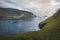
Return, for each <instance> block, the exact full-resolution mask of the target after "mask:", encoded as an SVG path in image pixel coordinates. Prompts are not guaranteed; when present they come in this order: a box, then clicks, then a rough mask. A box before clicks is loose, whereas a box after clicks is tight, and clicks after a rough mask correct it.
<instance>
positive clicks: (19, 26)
mask: <svg viewBox="0 0 60 40" xmlns="http://www.w3.org/2000/svg"><path fill="white" fill-rule="evenodd" d="M40 21H41V19H40V18H29V19H22V20H4V21H0V35H8V34H17V33H24V32H29V31H38V30H39V27H38V23H39V22H40Z"/></svg>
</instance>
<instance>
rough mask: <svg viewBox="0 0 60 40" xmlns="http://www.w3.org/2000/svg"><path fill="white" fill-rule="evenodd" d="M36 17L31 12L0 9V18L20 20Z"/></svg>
mask: <svg viewBox="0 0 60 40" xmlns="http://www.w3.org/2000/svg"><path fill="white" fill-rule="evenodd" d="M33 17H36V15H34V14H33V13H32V12H28V11H23V10H18V9H12V8H0V18H4V19H5V18H6V19H20V18H33Z"/></svg>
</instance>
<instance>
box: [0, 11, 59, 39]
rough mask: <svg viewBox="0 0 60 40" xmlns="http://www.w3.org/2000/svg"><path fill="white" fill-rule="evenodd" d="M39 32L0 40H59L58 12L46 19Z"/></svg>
mask: <svg viewBox="0 0 60 40" xmlns="http://www.w3.org/2000/svg"><path fill="white" fill-rule="evenodd" d="M43 23H46V24H45V25H44V27H43V28H42V29H41V30H40V31H35V32H28V33H24V34H22V35H20V34H17V35H10V36H5V37H1V38H0V40H60V10H59V11H58V12H56V13H55V14H54V15H53V16H51V17H50V18H48V19H46V20H45V21H44V22H42V24H43Z"/></svg>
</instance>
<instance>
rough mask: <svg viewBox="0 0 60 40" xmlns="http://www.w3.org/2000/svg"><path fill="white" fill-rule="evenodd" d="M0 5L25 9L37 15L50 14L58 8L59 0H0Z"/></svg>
mask: <svg viewBox="0 0 60 40" xmlns="http://www.w3.org/2000/svg"><path fill="white" fill-rule="evenodd" d="M0 7H7V8H16V9H20V10H27V11H31V12H33V13H34V14H36V15H38V16H44V15H48V16H50V15H52V13H54V12H55V11H56V9H58V8H60V0H1V1H0Z"/></svg>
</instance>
